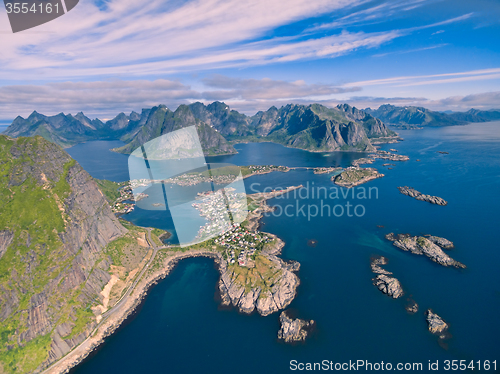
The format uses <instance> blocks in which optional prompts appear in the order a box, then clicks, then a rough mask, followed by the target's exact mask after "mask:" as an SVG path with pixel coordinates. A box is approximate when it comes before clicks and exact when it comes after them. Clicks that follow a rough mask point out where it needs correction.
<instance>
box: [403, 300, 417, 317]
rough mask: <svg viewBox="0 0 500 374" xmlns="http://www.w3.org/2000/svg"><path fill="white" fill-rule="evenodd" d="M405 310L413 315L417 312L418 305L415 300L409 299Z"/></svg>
mask: <svg viewBox="0 0 500 374" xmlns="http://www.w3.org/2000/svg"><path fill="white" fill-rule="evenodd" d="M405 309H406V311H407V312H408V313H410V314H415V313H417V312H418V304H417V302H416V301H415V300H413V299H411V298H410V299H408V301H407V303H406V306H405Z"/></svg>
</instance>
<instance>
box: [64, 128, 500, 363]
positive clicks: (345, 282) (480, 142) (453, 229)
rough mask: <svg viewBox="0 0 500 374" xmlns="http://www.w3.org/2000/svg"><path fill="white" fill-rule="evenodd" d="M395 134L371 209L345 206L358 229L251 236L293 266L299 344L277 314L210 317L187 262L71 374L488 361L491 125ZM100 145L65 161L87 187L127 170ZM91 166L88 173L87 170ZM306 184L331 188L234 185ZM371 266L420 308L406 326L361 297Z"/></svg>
mask: <svg viewBox="0 0 500 374" xmlns="http://www.w3.org/2000/svg"><path fill="white" fill-rule="evenodd" d="M400 133H401V136H402V137H403V138H405V141H403V142H401V143H399V144H391V145H387V146H384V147H383V149H388V148H396V149H398V150H399V153H401V154H406V155H409V156H410V158H411V159H410V161H407V162H394V163H395V164H396V165H395V166H392V167H393V169H392V170H387V167H383V166H382V164H383V163H386V162H388V161H383V160H381V161H376V163H375V164H374V165H373V166H374V167H377V168H378V169H379V171H381V172H383V173H384V174H385V177H384V178H380V179H377V180H374V181H371V182H369V183H367V184H365V185H363V186H364V187H366V188H368V187H377V189H378V199H377V198H372V199H356V198H355V199H352V197H350V198H348V200H349V201H350V202H351V203H352V204H353V205H363V206H364V208H365V214H364V216H363V217H356V216H353V217H347V216H346V215H344V216H342V217H335V216H333V215H332V216H330V217H325V216H323V217H320V216H317V217H313V218H311V219H308V218H307V217H303V216H296V215H293V216H291V217H287V216H285V215H282V216H280V217H275V216H272V215H271V216H269V217H266V218H264V220H263V230H264V231H268V232H272V233H274V234H277V235H278V236H280V237H281V238H282V239H283V240H284V241H285V242H286V246H285V248H284V251H283V257H284V258H287V259H294V260H298V261H299V262H300V263H301V265H302V266H301V270H300V272H299V277H300V279H301V285H300V286H299V289H298V295H297V297H296V299H295V300H294V301H293V303H292V304H291V306H290V307H291V308H292V309H293V310H294V311H295V313H296V314H297V315H298V316H299V317H301V318H307V319H314V320H316V322H317V328H316V330H315V331H314V333H313V335H312V336H311V337H310V339H309V340H308V342H307V343H306V344H304V345H297V346H288V345H284V344H281V343H279V342H278V341H277V339H276V333H277V330H278V328H279V323H278V315H277V314H275V315H271V316H268V317H264V318H263V317H260V316H258V315H251V316H246V315H241V314H239V313H237V312H236V311H234V310H219V307H218V301H217V300H216V288H215V287H216V282H217V279H218V274H217V271H216V270H215V268H214V266H213V262H212V261H211V260H208V259H188V260H184V261H182V262H181V263H180V264H179V265H178V266H177V267H176V268H175V270H174V271H173V272H172V274H171V275H170V276H169V277H167V279H165V280H164V281H162V282H161V283H160V284H158V285H157V286H155V287H154V288H153V289H152V290H151V291H150V293H149V294H148V296H147V298H146V300H145V302H144V303H143V305H142V306H141V308H140V310H138V312H137V313H136V314H135V316H134V317H133V318H131V319H130V320H128V321H127V322H126V324H125V325H124V326H123V327H122V328H120V330H119V331H118V332H117V333H116V334H114V335H113V336H111V337H110V338H109V339H108V340H107V341H106V343H105V344H103V345H102V347H101V348H100V349H99V350H98V351H97V352H95V353H94V354H93V355H92V356H91V357H90V358H89V359H87V360H86V361H85V362H84V363H82V364H81V365H80V366H78V367H77V368H76V369H74V370H73V372H75V373H95V372H99V373H100V372H108V373H137V372H171V373H199V372H201V373H207V372H210V373H211V372H218V373H226V372H227V373H234V372H235V371H237V372H241V373H254V372H259V373H260V372H265V373H267V372H287V371H289V362H290V360H298V361H301V362H313V361H320V360H324V359H326V360H331V361H334V362H345V361H348V360H358V359H360V360H369V361H371V362H380V361H384V362H391V363H393V364H396V363H398V362H421V363H423V364H424V370H423V371H424V372H425V371H427V370H425V368H426V367H427V362H428V360H433V361H435V360H438V359H439V360H441V369H442V362H443V361H442V360H445V359H450V360H451V359H458V360H460V359H466V360H472V359H474V360H484V359H489V360H492V361H493V360H495V359H496V360H497V361H498V360H499V359H500V355H499V352H500V337H499V336H500V335H499V333H500V320H499V318H498V310H499V307H500V272H499V271H498V267H499V265H500V252H499V247H498V224H499V222H500V216H499V211H500V210H499V209H500V200H499V198H498V193H499V191H500V147H499V145H500V144H499V143H500V123H498V122H496V123H485V124H475V125H468V126H461V127H448V128H442V129H425V130H420V131H401V132H400ZM108 143H109V142H93V143H87V144H82V145H78V146H75V147H73V148H71V149H70V150H69V151H70V154H71V155H72V156H73V157H75V158H76V159H77V160H78V161H79V162H80V163H81V164H82V165H83V166H84V167H85V168H87V170H88V171H89V172H90V173H91V174H92V175H93V176H96V177H100V178H109V179H114V180H124V179H126V178H127V174H128V173H127V169H126V165H127V162H126V160H127V158H126V156H123V155H116V154H110V152H108V151H107V149H109V148H110V147H109V144H108ZM113 146H115V145H113ZM89 147H90V149H91V152H90V151H89ZM237 148H238V149H239V150H240V153H239V154H237V155H233V156H224V157H217V158H215V159H216V160H217V161H219V162H231V163H235V164H239V165H243V164H269V163H272V164H284V165H289V166H330V165H332V166H333V165H342V166H347V165H348V164H349V162H350V161H351V160H352V158H353V157H356V155H353V154H350V153H332V154H330V155H329V156H326V157H325V155H324V154H317V153H308V152H304V151H300V150H295V149H289V148H284V147H282V146H279V145H275V144H270V143H261V144H240V145H237ZM437 151H446V152H449V154H448V155H444V154H439V153H437ZM90 153H91V154H92V158H93V160H94V161H93V162H94V166H92V162H90V161H92V160H89V159H88V157H87V156H88V155H89V154H90ZM115 156H116V157H115ZM85 157H87V159H86V160H85ZM416 159H420V160H421V161H419V162H418V161H416ZM103 160H105V161H103ZM211 161H212V162H214V160H211ZM89 165H90V166H89ZM306 182H309V184H310V186H312V184H313V183H314V186H315V187H326V188H328V189H330V188H331V187H333V185H332V183H331V182H330V180H329V177H328V176H326V175H314V174H313V173H312V171H306V170H296V171H291V172H289V173H273V174H267V175H262V176H257V177H252V178H248V179H246V180H245V183H246V185H247V188H248V189H249V190H250V189H254V190H262V189H264V188H265V187H267V186H271V187H286V186H288V185H296V184H300V183H302V184H305V183H306ZM256 183H259V185H257V184H256ZM252 184H253V186H252ZM401 185H409V186H412V187H414V188H416V189H417V190H420V191H421V192H424V193H428V194H431V195H437V196H441V197H443V198H445V199H446V200H448V202H449V204H448V205H447V206H445V207H441V206H436V205H432V204H428V203H425V202H421V201H417V200H414V199H411V198H409V197H407V196H403V195H401V194H399V193H398V190H397V188H396V187H397V186H401ZM249 192H250V193H251V192H253V191H251V190H250V191H249ZM346 202H347V201H346V199H343V198H340V199H334V200H332V199H328V200H325V201H323V203H324V204H329V205H331V206H334V205H337V204H340V205H345V204H346ZM269 203H270V204H272V205H280V206H281V207H282V208H285V207H286V206H287V205H288V204H296V203H297V201H296V199H294V198H293V196H290V197H289V198H288V199H287V198H284V199H274V200H271V201H270V202H269ZM299 203H300V204H302V205H305V206H306V207H307V206H313V205H315V204H321V201H320V200H319V199H317V198H316V197H315V198H313V197H311V196H309V198H305V199H299ZM306 209H307V208H306ZM153 213H154V214H153ZM127 219H130V220H131V221H132V222H134V223H137V224H140V225H151V226H156V227H160V228H166V229H169V228H170V229H171V228H172V223H171V219H170V220H169V215H168V213H167V212H151V211H148V212H146V211H141V210H140V209H136V210H135V211H134V212H133V213H132V214H129V215H128V216H127ZM377 225H383V226H384V227H383V228H378V227H377ZM391 231H394V232H408V233H411V234H426V233H429V234H434V235H438V236H443V237H446V238H448V239H450V240H452V241H454V242H455V249H453V250H452V251H450V255H451V256H452V257H454V258H455V259H456V260H458V261H461V262H463V263H464V264H466V265H467V269H465V270H457V269H451V268H444V267H441V266H439V265H437V264H435V263H433V262H431V261H429V260H428V259H426V258H424V257H421V256H415V255H412V254H409V253H404V252H401V251H399V250H398V249H397V248H395V247H393V246H392V245H391V244H390V243H389V242H387V241H386V240H385V239H384V235H385V234H386V233H388V232H391ZM309 239H316V240H318V245H317V246H316V247H314V248H312V247H308V246H307V241H308V240H309ZM376 254H380V255H384V256H386V257H387V258H388V259H389V264H388V265H387V266H386V269H388V270H390V271H392V272H394V275H395V276H396V277H397V278H398V279H399V280H400V282H401V283H402V286H403V288H404V290H405V292H406V295H405V297H406V296H409V295H412V297H413V298H414V299H415V300H416V301H417V302H418V303H419V305H420V311H419V312H418V313H417V314H416V315H409V314H407V313H406V312H405V310H404V303H405V297H403V298H401V299H398V300H392V299H390V298H388V297H387V296H385V295H383V294H382V293H380V292H379V291H378V290H377V289H376V288H375V287H374V286H373V285H372V284H371V278H372V277H373V275H372V273H371V271H370V267H369V261H370V256H372V255H376ZM427 308H432V309H434V311H435V312H437V313H438V314H439V315H441V316H442V317H443V318H444V319H445V320H446V321H447V322H448V323H449V324H450V326H451V327H450V333H451V335H452V337H451V338H450V339H449V340H447V341H446V344H445V345H444V346H443V345H440V344H438V341H437V339H436V338H435V337H434V336H432V335H431V334H429V332H428V331H427V328H426V322H425V318H424V315H423V311H424V310H425V309H427ZM440 372H442V370H440Z"/></svg>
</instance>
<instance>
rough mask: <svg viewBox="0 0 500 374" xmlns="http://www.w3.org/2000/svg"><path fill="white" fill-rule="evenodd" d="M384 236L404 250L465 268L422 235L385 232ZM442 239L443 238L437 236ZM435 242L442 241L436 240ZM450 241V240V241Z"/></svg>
mask: <svg viewBox="0 0 500 374" xmlns="http://www.w3.org/2000/svg"><path fill="white" fill-rule="evenodd" d="M385 238H386V239H387V240H389V241H392V242H393V243H392V244H393V245H394V246H395V247H397V248H399V249H402V250H403V251H406V252H411V253H413V254H417V255H425V256H426V257H428V258H429V259H431V260H432V261H434V262H436V263H438V264H440V265H442V266H453V267H456V268H462V269H464V268H466V266H465V265H464V264H462V263H461V262H458V261H455V260H454V259H452V258H451V257H450V256H448V255H447V254H446V253H444V251H443V250H442V249H441V247H440V246H439V245H437V244H435V243H433V242H432V241H431V240H430V239H428V238H426V237H423V236H411V235H409V234H398V235H394V234H393V233H392V232H391V233H389V234H387V235H386V236H385ZM439 239H444V238H439ZM436 242H443V241H438V240H436ZM450 243H451V242H450Z"/></svg>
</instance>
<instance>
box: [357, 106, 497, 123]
mask: <svg viewBox="0 0 500 374" xmlns="http://www.w3.org/2000/svg"><path fill="white" fill-rule="evenodd" d="M365 112H366V113H369V114H371V115H372V116H374V117H376V118H379V119H380V120H382V121H384V122H385V123H386V124H388V125H393V126H396V127H398V128H415V127H424V126H431V127H438V126H456V125H465V124H467V123H469V122H487V121H496V120H500V111H499V110H490V111H483V110H478V109H470V110H469V111H467V112H451V113H449V112H446V113H445V112H436V111H432V110H429V109H426V108H422V107H415V106H405V107H398V106H394V105H390V104H386V105H381V106H380V107H379V108H378V109H370V108H367V109H365Z"/></svg>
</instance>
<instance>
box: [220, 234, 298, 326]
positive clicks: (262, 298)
mask: <svg viewBox="0 0 500 374" xmlns="http://www.w3.org/2000/svg"><path fill="white" fill-rule="evenodd" d="M276 240H277V241H278V243H277V245H276V246H275V247H274V248H273V249H272V250H267V251H263V252H262V255H263V256H265V257H266V258H267V259H268V260H270V261H271V262H272V263H273V266H274V270H275V271H276V272H279V274H280V275H279V277H278V278H277V279H276V280H275V282H274V283H273V284H268V285H266V289H265V290H263V289H262V288H261V287H255V288H250V289H248V288H245V287H244V286H243V285H242V284H241V283H239V282H238V281H237V278H238V274H237V273H236V272H234V271H232V270H231V269H229V268H228V266H227V263H226V262H222V263H221V264H220V269H219V270H220V273H221V277H220V280H219V291H220V295H221V300H222V305H225V306H229V305H233V306H234V307H236V308H238V310H239V311H240V312H242V313H247V314H249V313H252V312H254V311H255V310H256V311H257V312H258V313H259V314H260V315H262V316H267V315H269V314H271V313H274V312H277V311H279V310H281V309H284V308H286V307H287V306H288V305H289V304H290V303H291V302H292V300H293V299H294V298H295V295H296V289H297V287H298V285H299V283H300V281H299V278H298V277H297V275H296V274H294V271H297V270H298V269H299V265H298V263H297V262H296V261H293V262H290V263H287V262H285V261H283V260H282V259H280V258H278V257H277V256H276V255H277V254H279V253H280V250H281V248H282V247H283V242H282V241H281V240H279V239H278V238H276Z"/></svg>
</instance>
